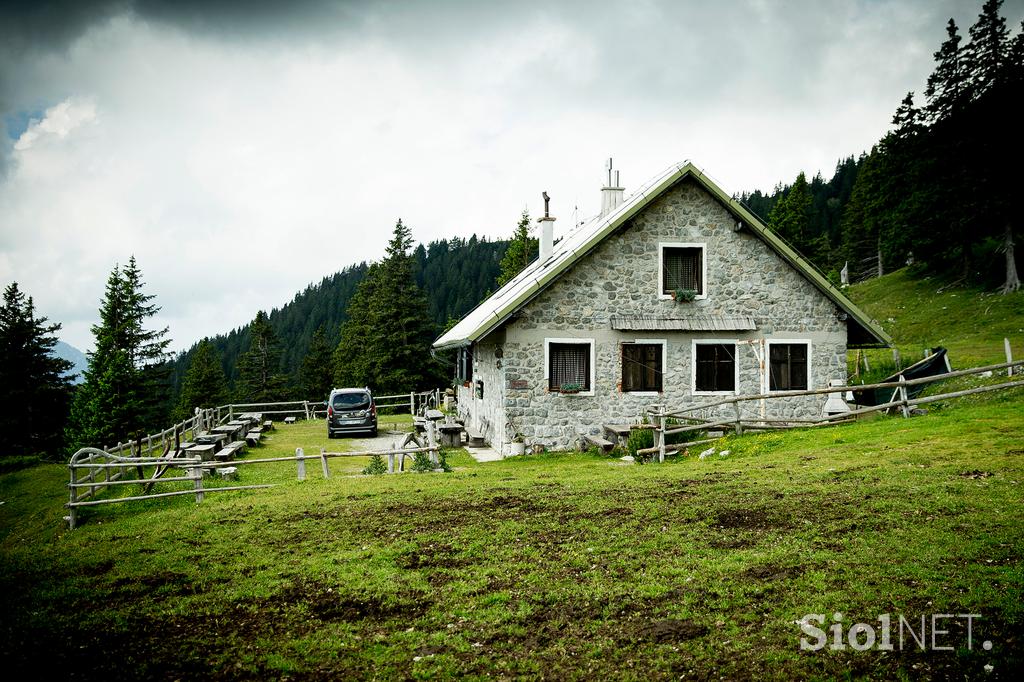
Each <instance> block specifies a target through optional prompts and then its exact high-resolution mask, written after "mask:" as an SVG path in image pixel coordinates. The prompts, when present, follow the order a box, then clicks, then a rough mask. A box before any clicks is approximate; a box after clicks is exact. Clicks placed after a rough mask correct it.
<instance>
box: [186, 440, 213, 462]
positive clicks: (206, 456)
mask: <svg viewBox="0 0 1024 682" xmlns="http://www.w3.org/2000/svg"><path fill="white" fill-rule="evenodd" d="M216 449H217V446H216V445H213V444H212V443H209V444H206V445H193V446H192V447H190V448H189V449H188V450H186V451H185V454H187V455H188V456H189V457H195V456H196V455H199V457H201V458H202V460H203V461H204V462H209V461H212V460H213V454H214V452H216Z"/></svg>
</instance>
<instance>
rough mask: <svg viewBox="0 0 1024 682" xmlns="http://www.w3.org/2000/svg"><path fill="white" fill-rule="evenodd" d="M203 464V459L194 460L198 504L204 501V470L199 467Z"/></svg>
mask: <svg viewBox="0 0 1024 682" xmlns="http://www.w3.org/2000/svg"><path fill="white" fill-rule="evenodd" d="M202 462H203V458H202V457H195V458H193V459H192V481H193V484H194V485H195V488H196V504H198V503H200V502H202V501H203V469H202V467H200V466H199V465H200V464H202Z"/></svg>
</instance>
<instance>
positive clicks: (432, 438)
mask: <svg viewBox="0 0 1024 682" xmlns="http://www.w3.org/2000/svg"><path fill="white" fill-rule="evenodd" d="M427 447H429V448H430V461H431V462H433V463H434V464H440V463H441V459H440V456H439V455H438V454H437V424H435V423H434V420H433V419H428V420H427Z"/></svg>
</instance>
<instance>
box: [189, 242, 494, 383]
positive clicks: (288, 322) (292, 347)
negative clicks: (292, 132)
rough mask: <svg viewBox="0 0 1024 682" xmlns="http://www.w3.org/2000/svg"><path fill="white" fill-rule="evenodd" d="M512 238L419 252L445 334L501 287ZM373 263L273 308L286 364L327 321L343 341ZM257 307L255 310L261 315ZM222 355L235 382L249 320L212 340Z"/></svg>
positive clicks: (420, 272)
mask: <svg viewBox="0 0 1024 682" xmlns="http://www.w3.org/2000/svg"><path fill="white" fill-rule="evenodd" d="M507 246H508V242H505V241H488V240H487V239H486V238H482V239H481V238H478V237H477V236H476V235H473V236H472V237H470V238H469V239H460V238H453V239H448V240H441V241H435V242H430V243H429V244H427V245H426V246H423V245H422V244H421V245H419V246H418V247H417V248H416V249H415V251H414V253H413V255H414V256H415V263H416V267H415V275H416V282H417V283H418V284H419V285H420V286H421V287H423V289H424V291H426V293H427V299H428V302H429V304H430V314H431V317H432V319H433V322H434V325H435V327H436V329H437V333H438V334H440V333H441V331H442V330H443V329H444V327H445V324H446V323H447V322H448V320H449V319H451V318H459V317H462V316H463V315H465V314H466V313H467V312H469V310H471V309H472V308H473V307H474V306H476V304H477V303H479V302H480V301H481V300H482V299H483V298H484V296H485V295H487V294H488V293H490V292H492V291H495V290H496V289H497V286H496V284H495V282H496V281H497V278H498V273H499V272H500V268H499V263H500V262H501V258H502V256H503V255H504V254H505V249H506V248H507ZM366 270H367V264H366V263H360V264H358V265H350V266H348V267H346V268H345V269H344V270H342V271H340V272H336V273H334V274H333V275H329V276H327V277H324V278H323V279H322V280H321V281H320V282H319V283H318V284H311V285H310V286H308V287H306V289H305V290H303V291H301V292H299V293H297V294H296V295H295V298H293V299H292V300H291V301H290V302H288V303H286V304H285V305H283V306H282V307H281V308H274V309H273V310H271V311H270V314H269V320H270V326H271V327H272V328H273V330H274V333H275V334H276V335H277V338H278V340H279V341H280V344H281V351H282V353H281V369H282V371H284V372H285V373H286V374H288V375H289V376H292V377H294V376H295V375H296V372H297V369H298V367H299V365H300V364H301V363H302V359H303V357H305V355H306V351H307V350H308V349H309V342H310V339H311V338H312V336H313V333H314V332H315V331H316V330H317V328H318V327H320V325H324V329H325V330H326V332H327V338H328V340H329V342H330V343H331V345H332V346H334V345H336V344H337V343H338V338H339V337H338V329H339V327H340V326H341V323H342V322H343V321H344V320H345V319H346V315H345V310H346V308H347V307H348V302H349V300H350V299H351V298H352V295H353V294H354V293H355V291H356V287H358V286H359V282H360V281H362V279H363V277H364V276H365V275H366ZM255 314H256V311H253V315H254V316H255ZM210 340H211V342H212V343H213V345H214V347H215V348H216V349H217V352H218V354H219V355H220V359H221V364H222V365H223V367H224V373H225V374H226V375H227V377H228V380H229V382H231V383H234V381H235V379H236V378H237V377H238V358H239V356H240V355H241V354H242V353H244V352H245V350H246V349H247V348H248V347H249V325H245V326H243V327H240V328H238V329H234V330H232V331H231V332H229V333H227V334H220V335H217V336H215V337H213V338H211V339H210ZM195 348H196V346H195V345H193V346H192V348H190V349H189V350H188V351H186V352H184V353H181V354H180V355H179V356H178V357H177V358H176V359H175V361H174V373H173V377H172V381H173V389H174V390H173V394H174V395H175V396H176V395H177V394H178V391H179V390H180V386H181V380H182V378H183V377H184V374H185V371H186V370H187V369H188V366H189V363H190V362H191V357H192V353H193V352H194V351H195Z"/></svg>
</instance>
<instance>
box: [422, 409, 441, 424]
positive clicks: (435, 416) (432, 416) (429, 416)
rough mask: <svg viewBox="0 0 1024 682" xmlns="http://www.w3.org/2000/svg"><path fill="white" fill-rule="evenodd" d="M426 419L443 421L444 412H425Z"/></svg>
mask: <svg viewBox="0 0 1024 682" xmlns="http://www.w3.org/2000/svg"><path fill="white" fill-rule="evenodd" d="M426 416H427V419H429V420H430V421H434V422H436V421H441V420H442V419H444V412H442V411H441V410H427V415H426Z"/></svg>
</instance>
